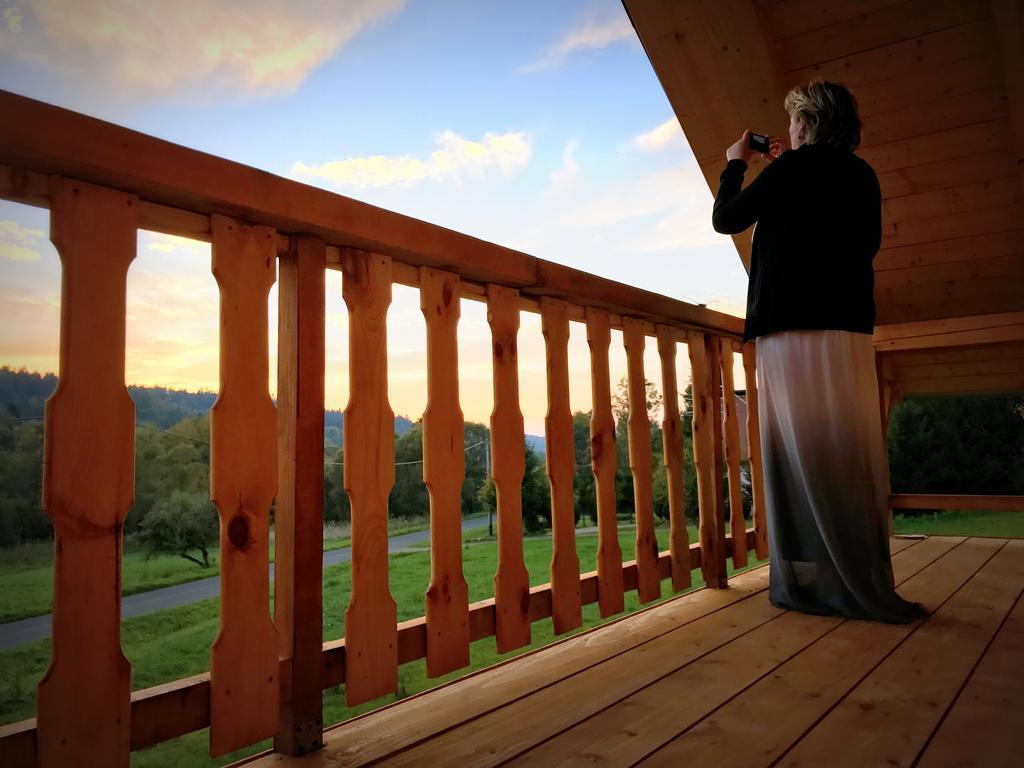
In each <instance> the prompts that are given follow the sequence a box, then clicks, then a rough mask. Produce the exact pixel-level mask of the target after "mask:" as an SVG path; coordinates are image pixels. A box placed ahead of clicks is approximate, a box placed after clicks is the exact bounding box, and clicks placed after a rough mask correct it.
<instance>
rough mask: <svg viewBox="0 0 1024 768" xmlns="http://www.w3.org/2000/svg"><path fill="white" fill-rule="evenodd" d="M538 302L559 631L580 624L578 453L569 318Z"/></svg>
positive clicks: (548, 302)
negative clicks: (575, 494) (544, 362)
mask: <svg viewBox="0 0 1024 768" xmlns="http://www.w3.org/2000/svg"><path fill="white" fill-rule="evenodd" d="M540 306H541V329H542V331H543V333H544V345H545V350H546V356H547V389H548V412H547V415H546V416H545V417H544V439H545V444H546V450H545V456H544V461H545V465H546V467H547V474H548V480H549V483H550V485H551V537H552V539H553V542H552V554H551V600H552V610H551V618H552V621H553V623H554V629H555V634H561V633H562V632H568V631H569V630H570V629H576V627H578V626H580V625H581V624H582V623H583V611H582V604H581V602H580V561H579V556H578V555H577V554H576V522H575V514H574V507H575V499H574V498H573V492H572V486H573V477H574V476H575V475H576V452H575V447H574V445H573V428H572V410H571V408H570V405H569V355H568V345H569V318H568V314H567V309H568V308H567V306H566V304H565V302H563V301H559V300H557V299H548V298H542V299H541V302H540Z"/></svg>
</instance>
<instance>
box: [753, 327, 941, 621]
mask: <svg viewBox="0 0 1024 768" xmlns="http://www.w3.org/2000/svg"><path fill="white" fill-rule="evenodd" d="M756 354H757V379H758V400H757V402H758V410H759V413H760V423H761V450H762V456H763V461H764V485H765V512H766V517H767V523H768V542H769V547H770V557H771V559H770V566H769V573H770V588H769V599H770V600H771V602H772V604H773V605H776V606H779V607H781V608H790V609H793V610H796V611H801V612H803V613H813V614H820V615H826V616H847V617H850V618H855V619H870V620H877V621H884V622H889V623H901V624H902V623H907V622H911V621H914V620H916V619H919V618H922V617H923V616H926V615H927V610H926V609H925V608H924V607H923V606H921V605H920V604H919V603H912V602H908V601H906V600H904V599H903V598H901V597H900V596H899V595H898V594H896V591H895V588H894V585H893V575H892V563H891V560H890V557H891V555H890V551H889V532H890V527H889V506H888V498H887V494H888V486H889V483H888V467H887V466H886V462H885V455H884V452H883V446H882V428H881V423H880V418H879V406H878V383H877V378H876V375H875V359H874V348H873V346H872V338H871V336H870V335H869V334H865V333H852V332H849V331H817V330H812V331H805V330H800V331H784V332H782V333H773V334H769V335H767V336H762V337H759V338H758V339H757V343H756Z"/></svg>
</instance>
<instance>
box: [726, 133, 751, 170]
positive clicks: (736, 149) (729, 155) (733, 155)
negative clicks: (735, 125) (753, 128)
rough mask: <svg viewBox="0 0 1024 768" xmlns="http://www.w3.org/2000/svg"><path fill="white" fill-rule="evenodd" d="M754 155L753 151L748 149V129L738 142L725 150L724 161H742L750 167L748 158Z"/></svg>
mask: <svg viewBox="0 0 1024 768" xmlns="http://www.w3.org/2000/svg"><path fill="white" fill-rule="evenodd" d="M753 154H754V150H752V149H751V148H750V129H749V128H748V129H747V130H745V131H744V132H743V136H741V137H740V140H739V141H737V142H736V143H735V144H733V145H732V146H731V147H729V148H728V149H727V150H725V160H726V162H728V161H729V160H742V161H743V162H744V163H746V164H747V165H750V157H751V155H753Z"/></svg>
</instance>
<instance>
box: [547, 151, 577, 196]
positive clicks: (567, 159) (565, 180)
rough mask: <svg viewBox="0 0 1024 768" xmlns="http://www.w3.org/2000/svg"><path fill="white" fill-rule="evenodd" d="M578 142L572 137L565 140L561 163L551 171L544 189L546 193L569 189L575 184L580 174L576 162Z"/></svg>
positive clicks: (556, 192)
mask: <svg viewBox="0 0 1024 768" xmlns="http://www.w3.org/2000/svg"><path fill="white" fill-rule="evenodd" d="M577 146H579V142H577V141H576V139H572V140H571V141H569V142H567V143H566V145H565V148H564V149H563V150H562V164H561V165H560V166H558V168H556V169H555V170H554V171H552V172H551V175H550V176H549V181H548V187H547V189H546V190H544V194H546V195H555V194H560V193H562V192H566V191H568V190H571V189H572V188H573V186H575V184H576V179H577V178H579V175H580V164H579V163H578V162H576V148H577Z"/></svg>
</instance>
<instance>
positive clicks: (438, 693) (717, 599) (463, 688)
mask: <svg viewBox="0 0 1024 768" xmlns="http://www.w3.org/2000/svg"><path fill="white" fill-rule="evenodd" d="M897 541H898V540H895V539H894V540H893V547H894V548H896V547H897V546H902V545H903V542H900V544H899V545H898V544H897ZM767 587H768V568H767V567H765V566H761V567H758V568H754V569H751V570H749V571H745V572H744V573H742V574H740V575H739V576H736V577H735V578H734V579H733V580H731V581H730V583H729V589H727V590H710V589H701V590H698V591H696V592H692V593H689V594H686V595H681V596H679V597H677V598H674V599H671V600H666V601H665V602H663V603H659V604H657V605H655V606H651V607H650V608H647V609H645V610H642V611H639V612H637V613H634V614H631V615H629V616H625V617H623V618H622V619H619V620H617V621H615V622H612V623H611V624H608V625H604V626H602V627H600V628H597V629H595V630H593V631H589V632H585V633H581V634H579V635H575V636H573V637H568V638H565V639H564V640H562V641H560V642H558V643H555V644H553V645H550V646H547V647H544V648H540V649H537V650H535V651H531V652H530V653H528V654H523V655H521V656H518V657H515V658H512V659H509V660H507V661H505V662H503V663H501V664H498V665H495V666H493V667H490V668H488V669H486V670H481V671H480V672H478V673H476V674H473V675H468V676H467V677H464V678H461V679H459V680H456V681H454V682H451V683H448V684H447V685H444V686H442V687H439V688H436V689H432V690H429V691H425V692H424V693H421V694H418V695H416V696H410V697H409V698H407V699H403V700H402V701H399V702H396V703H394V704H392V705H390V706H388V707H385V708H382V709H380V710H377V711H375V712H371V713H368V714H366V715H364V716H362V717H359V718H356V719H354V720H351V721H349V722H346V723H343V724H341V725H340V726H338V727H337V728H334V729H332V730H328V731H326V732H325V733H324V742H325V744H326V746H325V747H324V749H322V750H320V752H318V753H316V754H315V755H311V756H308V757H306V758H304V762H303V765H306V764H307V763H308V765H310V766H332V768H333V767H334V766H346V767H347V766H359V765H365V764H367V763H369V762H371V761H374V760H379V759H381V758H383V757H386V756H387V755H389V754H391V753H393V752H396V751H398V750H400V749H403V748H405V747H407V746H409V745H412V744H416V743H417V742H419V741H422V740H423V739H426V738H429V737H430V736H432V735H433V734H435V733H438V732H440V731H444V730H447V729H450V728H453V727H455V726H458V725H459V724H460V723H463V722H465V721H466V720H468V719H470V718H472V717H475V716H477V715H479V714H482V713H485V712H488V711H491V710H493V709H495V708H496V707H501V706H503V705H505V704H506V703H508V702H510V701H513V700H515V699H517V698H520V697H522V696H526V695H528V694H530V693H532V692H534V691H537V690H539V689H541V688H544V687H545V686H549V685H552V684H554V683H557V682H558V681H559V680H561V679H562V678H564V677H566V676H568V675H572V674H575V673H577V672H580V671H581V670H584V669H586V668H588V667H590V666H592V665H594V664H598V663H600V662H602V661H604V660H605V659H607V658H609V657H611V656H614V655H616V654H619V653H623V652H625V651H627V650H629V649H631V648H634V647H636V646H637V645H640V644H642V643H645V642H648V641H650V640H652V639H654V638H657V637H659V636H660V635H663V634H665V633H666V632H670V631H672V630H675V629H678V628H679V627H681V626H684V625H686V624H687V623H688V622H693V621H696V620H698V619H700V618H702V617H704V616H707V615H708V614H711V613H713V612H715V611H719V610H721V609H723V608H725V607H727V606H729V605H732V604H733V603H735V602H737V601H738V600H742V599H743V598H746V597H749V596H751V595H754V594H757V593H758V592H761V591H763V590H764V589H766V588H767ZM288 759H289V758H286V757H284V756H278V755H273V756H268V757H267V758H265V759H264V760H263V761H261V762H260V763H259V764H260V765H270V764H274V765H279V764H280V763H282V762H285V761H286V760H288Z"/></svg>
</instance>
